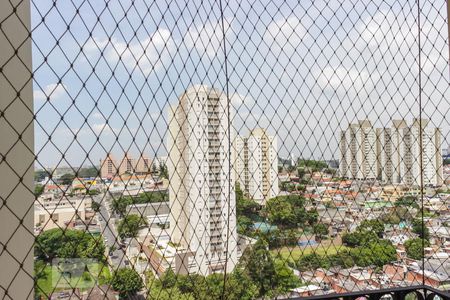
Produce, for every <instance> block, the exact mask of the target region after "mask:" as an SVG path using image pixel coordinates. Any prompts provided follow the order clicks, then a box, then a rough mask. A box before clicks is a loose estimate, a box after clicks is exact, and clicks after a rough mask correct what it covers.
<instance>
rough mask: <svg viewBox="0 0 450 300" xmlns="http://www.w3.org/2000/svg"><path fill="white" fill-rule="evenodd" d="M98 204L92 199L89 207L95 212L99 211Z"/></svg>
mask: <svg viewBox="0 0 450 300" xmlns="http://www.w3.org/2000/svg"><path fill="white" fill-rule="evenodd" d="M100 206H101V205H100V203H98V202H95V201H92V203H91V208H92V210H93V211H95V212H99V211H100Z"/></svg>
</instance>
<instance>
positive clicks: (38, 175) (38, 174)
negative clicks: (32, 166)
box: [34, 170, 49, 181]
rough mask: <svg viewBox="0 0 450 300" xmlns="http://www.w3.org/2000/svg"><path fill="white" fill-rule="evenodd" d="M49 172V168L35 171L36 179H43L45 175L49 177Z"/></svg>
mask: <svg viewBox="0 0 450 300" xmlns="http://www.w3.org/2000/svg"><path fill="white" fill-rule="evenodd" d="M48 176H49V173H48V171H47V170H36V171H34V181H42V180H44V179H45V177H48Z"/></svg>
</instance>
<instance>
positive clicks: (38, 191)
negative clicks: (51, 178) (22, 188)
mask: <svg viewBox="0 0 450 300" xmlns="http://www.w3.org/2000/svg"><path fill="white" fill-rule="evenodd" d="M44 188H45V186H43V185H42V184H36V185H35V186H34V196H35V197H36V198H37V197H39V196H40V195H42V193H43V192H44Z"/></svg>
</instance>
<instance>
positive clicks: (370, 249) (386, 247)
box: [351, 239, 397, 268]
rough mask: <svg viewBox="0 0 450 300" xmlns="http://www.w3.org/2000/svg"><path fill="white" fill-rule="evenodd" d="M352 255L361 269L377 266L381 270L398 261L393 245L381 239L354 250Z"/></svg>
mask: <svg viewBox="0 0 450 300" xmlns="http://www.w3.org/2000/svg"><path fill="white" fill-rule="evenodd" d="M351 255H352V257H353V258H354V260H355V263H356V264H357V265H358V266H360V267H368V266H370V265H375V266H377V267H380V268H381V267H383V266H384V265H385V264H388V263H390V262H393V261H395V260H397V251H396V250H395V247H394V246H393V245H392V243H391V242H390V241H387V240H381V239H380V240H378V241H376V242H371V243H369V244H368V245H366V246H363V247H359V248H354V249H352V250H351Z"/></svg>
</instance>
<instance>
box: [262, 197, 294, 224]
mask: <svg viewBox="0 0 450 300" xmlns="http://www.w3.org/2000/svg"><path fill="white" fill-rule="evenodd" d="M266 211H267V215H268V218H269V221H270V222H271V223H273V224H277V225H280V226H284V227H290V226H292V225H293V224H295V216H294V212H293V208H292V206H291V204H290V203H289V202H287V201H286V198H285V197H275V198H272V199H269V201H267V203H266Z"/></svg>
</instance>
